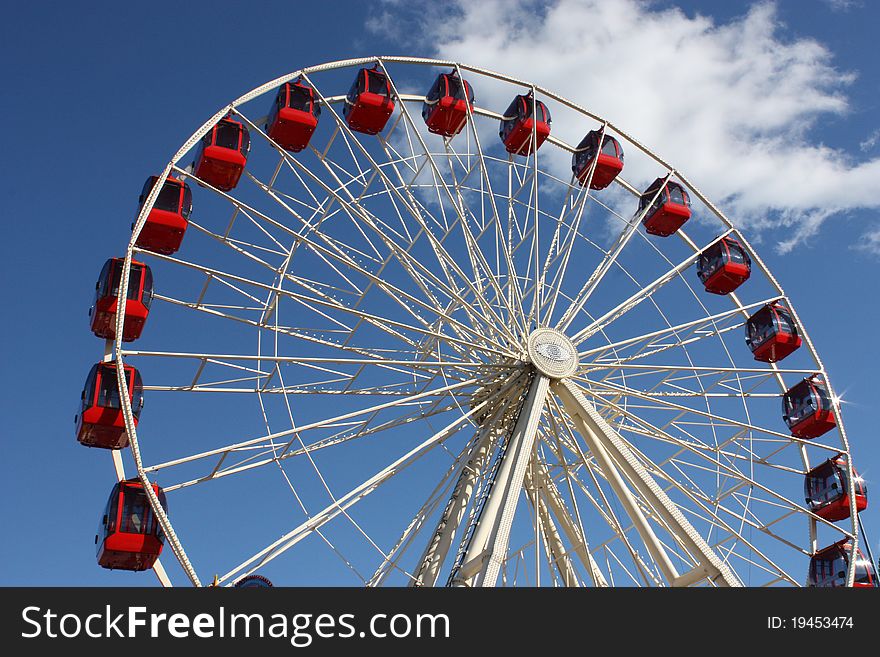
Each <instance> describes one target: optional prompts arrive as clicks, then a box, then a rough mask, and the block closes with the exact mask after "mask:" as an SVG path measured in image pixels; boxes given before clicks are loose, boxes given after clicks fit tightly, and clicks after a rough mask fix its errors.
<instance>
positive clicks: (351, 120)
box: [342, 67, 394, 135]
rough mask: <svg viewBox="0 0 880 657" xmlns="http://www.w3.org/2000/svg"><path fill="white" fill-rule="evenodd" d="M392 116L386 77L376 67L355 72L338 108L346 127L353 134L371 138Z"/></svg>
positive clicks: (389, 82)
mask: <svg viewBox="0 0 880 657" xmlns="http://www.w3.org/2000/svg"><path fill="white" fill-rule="evenodd" d="M393 112H394V101H393V100H392V99H391V81H390V80H389V79H388V76H387V75H385V73H384V72H383V71H380V70H379V68H378V67H373V68H362V69H361V70H359V71H358V74H357V77H356V78H355V79H354V83H352V85H351V89H349V90H348V95H347V96H346V97H345V106H344V107H343V108H342V115H343V116H344V117H345V122H346V123H348V127H349V128H351V129H352V130H354V131H355V132H363V133H365V134H368V135H375V134H378V133H380V132H382V130H383V129H384V128H385V124H386V123H388V119H389V118H390V117H391V114H392V113H393Z"/></svg>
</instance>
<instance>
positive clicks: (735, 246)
mask: <svg viewBox="0 0 880 657" xmlns="http://www.w3.org/2000/svg"><path fill="white" fill-rule="evenodd" d="M751 273H752V259H751V258H750V257H749V254H748V253H746V250H745V249H744V248H743V247H742V245H740V243H739V242H737V241H736V240H735V239H733V238H732V237H722V238H721V239H720V240H718V241H717V242H715V243H714V244H713V245H712V246H710V247H709V248H707V249H706V250H705V251H703V252H702V253H701V254H700V258H699V260H698V261H697V276H699V277H700V280H701V281H702V282H703V286H704V287H705V288H706V292H711V293H712V294H730V293H731V292H733V291H734V290H735V289H736V288H738V287H739V286H740V285H742V284H743V283H745V282H746V281H747V280H748V279H749V276H750V275H751Z"/></svg>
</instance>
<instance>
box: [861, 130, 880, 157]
mask: <svg viewBox="0 0 880 657" xmlns="http://www.w3.org/2000/svg"><path fill="white" fill-rule="evenodd" d="M878 141H880V128H878V129H877V130H875V131H874V132H872V133H871V134H870V135H868V138H867V139H865V141H862V142H859V149H860V150H861V151H862V152H863V153H866V152H867V151H869V150H871V149H872V148H874V146H876V145H877V142H878Z"/></svg>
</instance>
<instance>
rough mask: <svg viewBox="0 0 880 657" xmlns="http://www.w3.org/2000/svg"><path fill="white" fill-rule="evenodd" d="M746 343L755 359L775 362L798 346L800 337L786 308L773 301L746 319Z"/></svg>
mask: <svg viewBox="0 0 880 657" xmlns="http://www.w3.org/2000/svg"><path fill="white" fill-rule="evenodd" d="M746 344H747V345H749V349H751V350H752V354H753V355H754V356H755V360H759V361H762V362H764V363H776V362H778V361H780V360H782V359H783V358H785V357H786V356H788V355H789V354H790V353H792V352H793V351H794V350H795V349H797V348H798V347H800V346H801V338H800V336H799V335H798V330H797V326H796V325H795V323H794V319H792V316H791V314H789V312H788V310H787V309H786V308H785V307H783V306H781V305H780V304H779V303H776V302H773V303H768V304H767V305H766V306H764V307H763V308H761V309H760V310H759V311H758V312H756V313H755V314H754V315H752V316H751V317H749V318H748V320H746Z"/></svg>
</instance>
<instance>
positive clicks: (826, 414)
mask: <svg viewBox="0 0 880 657" xmlns="http://www.w3.org/2000/svg"><path fill="white" fill-rule="evenodd" d="M782 417H783V419H784V420H785V423H786V424H787V425H788V428H789V429H791V433H792V435H793V436H797V437H798V438H816V437H817V436H821V435H822V434H824V433H828V432H829V431H831V430H832V429H833V428H834V427H835V426H836V425H837V422H836V421H835V418H834V408H833V407H832V405H831V398H830V397H829V396H828V389H827V388H826V387H825V382H824V381H822V380H821V379H820V378H819V377H818V376H817V375H815V374H814V375H813V376H811V377H809V378H807V379H804V380H803V381H801V382H800V383H798V384H797V385H796V386H794V387H793V388H791V389H790V390H788V391H787V392H786V393H785V394H784V395H783V397H782Z"/></svg>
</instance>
